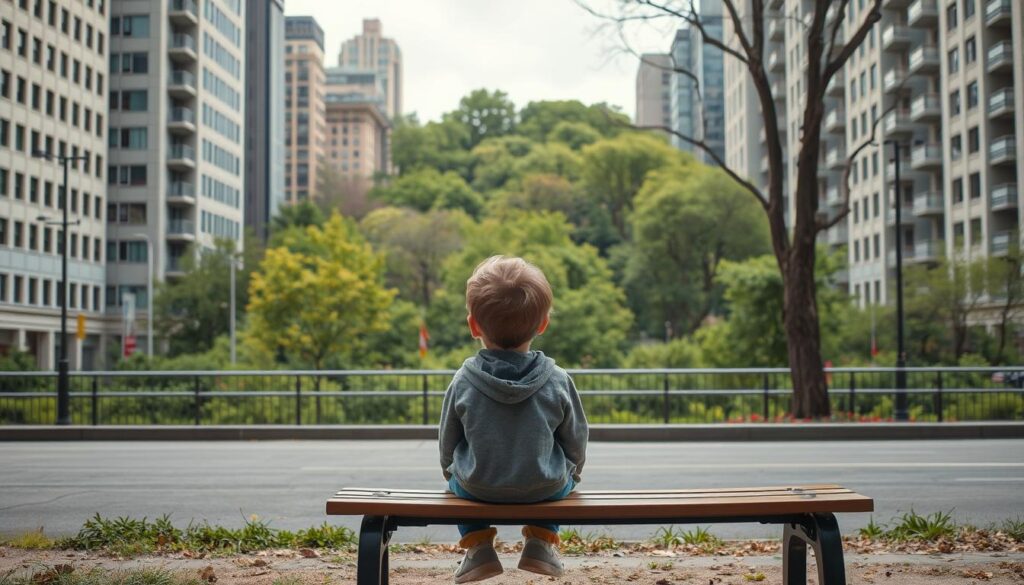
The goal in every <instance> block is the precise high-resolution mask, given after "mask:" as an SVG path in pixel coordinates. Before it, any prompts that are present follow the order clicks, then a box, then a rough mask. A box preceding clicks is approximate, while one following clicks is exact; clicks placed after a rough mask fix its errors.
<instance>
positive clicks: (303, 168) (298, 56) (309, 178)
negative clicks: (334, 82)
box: [284, 16, 326, 203]
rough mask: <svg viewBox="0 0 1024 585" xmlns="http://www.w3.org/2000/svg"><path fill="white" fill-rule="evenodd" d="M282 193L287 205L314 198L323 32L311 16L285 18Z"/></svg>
mask: <svg viewBox="0 0 1024 585" xmlns="http://www.w3.org/2000/svg"><path fill="white" fill-rule="evenodd" d="M284 103H285V147H286V161H285V190H286V192H287V199H288V201H289V202H291V203H296V202H298V201H305V200H307V199H309V198H310V197H315V196H316V189H317V180H318V174H317V173H318V171H319V167H320V163H321V159H322V158H323V140H324V139H323V136H324V118H325V115H326V106H325V103H324V31H323V29H322V28H320V25H319V24H317V22H316V19H314V18H313V17H311V16H289V17H287V18H285V99H284Z"/></svg>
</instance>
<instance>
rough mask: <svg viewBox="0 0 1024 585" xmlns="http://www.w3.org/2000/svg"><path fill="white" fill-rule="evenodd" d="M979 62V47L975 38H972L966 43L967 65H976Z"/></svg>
mask: <svg viewBox="0 0 1024 585" xmlns="http://www.w3.org/2000/svg"><path fill="white" fill-rule="evenodd" d="M977 60H978V47H977V45H976V43H975V41H974V37H973V36H972V37H970V38H969V39H967V41H966V42H965V43H964V61H965V62H966V64H967V65H970V64H971V63H974V62H975V61H977Z"/></svg>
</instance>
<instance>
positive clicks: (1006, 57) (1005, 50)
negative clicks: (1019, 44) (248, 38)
mask: <svg viewBox="0 0 1024 585" xmlns="http://www.w3.org/2000/svg"><path fill="white" fill-rule="evenodd" d="M985 65H986V67H988V71H989V73H992V72H995V71H1001V70H1003V69H1009V70H1012V69H1013V43H1011V42H1010V41H999V42H998V43H996V44H994V45H992V46H991V47H989V48H988V59H987V60H986V62H985Z"/></svg>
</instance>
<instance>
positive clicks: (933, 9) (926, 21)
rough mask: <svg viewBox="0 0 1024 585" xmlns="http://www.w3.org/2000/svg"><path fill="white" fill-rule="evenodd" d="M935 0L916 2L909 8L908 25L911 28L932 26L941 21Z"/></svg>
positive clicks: (919, 0)
mask: <svg viewBox="0 0 1024 585" xmlns="http://www.w3.org/2000/svg"><path fill="white" fill-rule="evenodd" d="M937 4H938V3H937V2H936V1H935V0H914V2H912V3H911V4H910V7H909V8H907V24H909V25H910V26H932V25H934V24H935V23H936V22H937V21H938V20H939V9H938V6H937Z"/></svg>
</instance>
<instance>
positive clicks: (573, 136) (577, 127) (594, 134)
mask: <svg viewBox="0 0 1024 585" xmlns="http://www.w3.org/2000/svg"><path fill="white" fill-rule="evenodd" d="M600 139H601V134H600V133H598V131H597V130H594V128H593V127H592V126H590V125H589V124H585V123H583V122H567V121H562V122H559V123H558V124H556V125H555V127H554V128H552V129H551V132H548V135H547V140H548V142H560V143H562V144H565V145H566V146H568V147H569V148H571V149H573V150H579V149H581V148H583V147H584V146H586V145H588V144H593V143H595V142H597V141H598V140H600Z"/></svg>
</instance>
